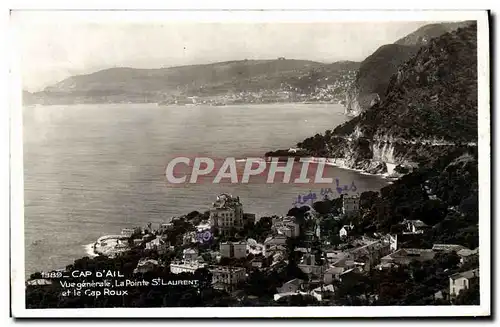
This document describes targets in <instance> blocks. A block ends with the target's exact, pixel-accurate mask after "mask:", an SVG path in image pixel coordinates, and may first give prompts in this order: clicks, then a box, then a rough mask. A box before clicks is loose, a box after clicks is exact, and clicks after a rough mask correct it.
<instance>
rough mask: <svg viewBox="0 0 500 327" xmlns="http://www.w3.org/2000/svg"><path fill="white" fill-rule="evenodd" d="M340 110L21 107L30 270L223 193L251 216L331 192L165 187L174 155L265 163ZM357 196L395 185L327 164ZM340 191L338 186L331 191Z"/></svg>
mask: <svg viewBox="0 0 500 327" xmlns="http://www.w3.org/2000/svg"><path fill="white" fill-rule="evenodd" d="M343 112H344V109H343V107H342V106H340V105H334V104H270V105H234V106H219V107H216V106H213V107H210V106H190V107H187V106H186V107H183V106H157V105H156V104H102V105H101V104H94V105H67V106H36V107H34V106H32V107H25V108H24V109H23V120H24V131H23V133H24V136H23V137H24V182H25V245H26V248H25V250H26V251H25V253H26V258H25V260H26V273H27V274H28V275H29V274H30V273H33V272H35V271H40V270H48V269H55V268H61V267H64V266H66V265H67V264H70V263H72V262H73V261H74V260H75V259H77V258H80V257H82V256H84V255H86V254H85V248H84V246H85V245H86V244H89V243H92V242H94V241H95V240H96V239H97V238H98V237H100V236H102V235H106V234H116V233H119V232H120V230H121V229H122V228H124V227H132V226H144V225H145V224H147V223H148V222H152V223H153V224H155V223H160V222H166V221H168V220H169V219H171V217H172V216H176V215H181V214H187V213H189V212H191V211H193V210H198V211H205V210H208V209H209V207H210V205H211V203H212V202H213V201H214V200H215V198H216V196H217V195H218V194H220V193H223V192H224V193H230V194H233V195H236V196H239V197H240V199H241V201H242V203H243V208H244V210H245V212H252V213H255V214H257V217H260V216H264V215H273V214H277V215H284V214H286V213H287V211H288V210H289V209H290V208H291V207H292V202H293V201H294V199H296V197H297V195H299V194H307V193H309V191H310V190H312V192H316V193H317V194H318V196H319V193H320V188H321V187H324V185H321V186H320V185H307V186H303V185H294V184H282V183H273V184H266V183H264V181H257V183H250V184H246V185H243V184H230V183H222V184H211V183H201V184H185V185H182V186H176V187H172V186H171V185H169V184H167V183H166V178H165V167H166V165H167V163H168V162H169V160H171V159H172V158H173V157H175V156H188V157H193V156H196V155H198V156H208V157H214V158H226V157H236V158H246V157H262V156H263V155H264V153H265V152H267V151H270V150H275V149H282V148H288V147H290V146H294V145H295V144H296V143H297V142H299V141H302V140H303V139H304V138H306V137H309V136H312V135H314V134H316V133H321V132H324V131H325V130H327V129H333V128H334V127H335V126H337V125H339V124H341V123H342V122H344V121H346V120H347V119H348V118H347V117H346V116H345V115H344V114H343ZM325 176H332V177H335V178H338V179H339V181H340V182H341V184H349V185H351V183H352V182H354V183H355V185H356V188H357V192H359V193H360V192H363V191H366V190H379V189H380V188H381V187H383V186H385V185H387V181H386V180H384V179H382V178H380V177H377V176H369V175H362V174H359V173H357V172H354V171H350V170H345V169H341V168H337V167H332V166H327V167H326V168H325ZM332 188H333V189H334V185H332Z"/></svg>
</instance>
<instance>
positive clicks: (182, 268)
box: [170, 261, 205, 274]
mask: <svg viewBox="0 0 500 327" xmlns="http://www.w3.org/2000/svg"><path fill="white" fill-rule="evenodd" d="M200 268H205V264H202V263H199V262H197V261H190V262H172V263H171V264H170V271H171V272H172V274H180V273H182V272H188V273H194V272H195V271H196V269H200Z"/></svg>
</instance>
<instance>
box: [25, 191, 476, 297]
mask: <svg viewBox="0 0 500 327" xmlns="http://www.w3.org/2000/svg"><path fill="white" fill-rule="evenodd" d="M367 193H370V192H367ZM367 193H362V194H361V196H360V195H359V194H353V195H348V194H341V195H340V197H339V198H336V199H333V200H331V201H329V200H324V201H319V202H316V203H314V204H313V205H311V206H310V205H304V206H302V207H295V208H292V209H291V210H290V211H289V213H288V215H285V216H272V217H260V219H258V220H257V219H256V218H257V217H256V215H255V214H252V213H246V212H244V210H243V204H242V202H241V200H240V198H239V197H237V196H232V195H230V194H220V195H219V196H218V197H217V198H216V200H215V202H214V203H213V204H212V206H211V207H210V208H209V210H207V211H206V212H204V213H200V212H197V211H194V212H191V213H189V214H187V215H185V216H181V217H173V218H172V219H171V220H170V221H169V222H166V223H161V224H158V225H157V226H155V228H153V226H152V224H151V223H150V224H148V225H147V226H145V227H143V228H142V227H137V228H124V229H122V231H121V234H120V235H108V236H103V237H101V238H100V239H99V240H98V241H97V242H96V243H95V244H94V251H95V253H96V255H100V256H106V257H110V258H119V257H121V256H125V255H126V254H127V253H128V252H130V251H134V250H138V249H139V251H141V252H140V253H141V254H140V259H139V260H138V262H137V265H136V266H135V268H134V270H133V275H134V276H135V277H140V276H144V274H148V273H151V272H153V271H157V270H158V269H160V268H162V269H168V270H169V272H170V273H171V274H174V275H175V274H184V275H185V274H186V273H187V274H195V275H196V274H197V271H200V270H208V271H209V272H210V275H211V280H210V282H211V283H210V284H211V285H210V287H211V288H213V290H216V291H218V292H220V294H226V295H227V296H228V297H230V298H231V299H233V301H236V302H237V303H240V304H241V303H247V304H248V303H251V304H252V305H371V304H383V303H384V298H385V297H386V296H387V294H385V293H389V294H390V296H392V297H393V298H395V299H396V298H397V297H395V296H393V294H392V293H391V292H395V291H397V290H396V289H395V288H397V287H394V285H392V283H397V279H398V278H405V277H406V278H409V279H410V282H411V283H417V282H418V281H419V280H420V281H421V282H422V283H423V286H425V285H426V284H427V283H429V282H433V283H435V285H433V287H434V288H435V289H437V290H436V292H433V294H432V296H427V297H426V298H424V299H421V300H423V301H427V302H426V303H436V304H452V303H456V301H457V299H458V300H459V295H460V294H462V293H463V292H464V291H466V290H468V289H471V288H474V287H477V285H478V280H479V269H478V256H479V249H478V248H475V249H469V248H466V247H465V246H463V245H460V244H432V246H431V247H430V248H416V247H411V246H409V245H410V244H412V242H413V243H414V241H415V240H417V241H418V240H420V239H422V238H424V237H425V235H426V233H429V231H430V230H431V229H432V226H429V225H427V224H425V223H424V222H423V221H421V220H404V221H403V222H402V223H400V224H399V226H398V228H393V233H377V232H374V233H371V234H368V233H360V232H359V229H358V228H357V226H356V222H357V221H358V219H359V216H360V213H361V212H362V210H363V207H364V206H366V204H364V202H365V203H366V198H367V195H369V194H367ZM363 198H365V199H363ZM417 243H418V242H417ZM432 270H434V271H435V273H436V274H438V275H439V276H440V278H441V279H439V278H438V277H436V276H432V279H431V280H425V278H424V277H425V276H424V275H422V274H423V273H424V272H425V271H427V272H429V271H432ZM34 275H36V274H34ZM443 276H445V279H446V281H447V283H446V285H444V286H443V280H444V279H443ZM32 277H33V278H32V279H31V280H30V281H28V285H47V284H50V283H51V282H50V280H48V279H42V278H40V276H38V278H37V276H32ZM438 280H441V282H438ZM377 281H378V282H379V284H378V285H375V283H377ZM400 282H401V283H408V282H409V281H407V280H401V281H400ZM436 287H437V288H436ZM391 288H393V289H392V290H391ZM431 289H432V288H431ZM461 292H462V293H461ZM231 305H237V304H234V303H233V304H231Z"/></svg>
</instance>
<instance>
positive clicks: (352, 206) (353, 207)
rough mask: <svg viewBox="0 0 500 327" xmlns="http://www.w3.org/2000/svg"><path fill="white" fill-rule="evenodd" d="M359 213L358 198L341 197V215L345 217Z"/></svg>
mask: <svg viewBox="0 0 500 327" xmlns="http://www.w3.org/2000/svg"><path fill="white" fill-rule="evenodd" d="M358 212H359V196H358V195H353V196H347V195H344V196H343V197H342V213H343V214H344V215H346V216H353V215H356V214H358Z"/></svg>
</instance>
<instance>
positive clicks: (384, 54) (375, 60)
mask: <svg viewBox="0 0 500 327" xmlns="http://www.w3.org/2000/svg"><path fill="white" fill-rule="evenodd" d="M470 23H471V22H457V23H442V24H430V25H425V26H423V27H421V28H419V29H418V30H416V31H415V32H413V33H411V34H409V35H407V36H405V37H403V38H401V39H399V40H397V41H396V42H395V43H394V44H387V45H383V46H381V47H380V48H378V49H377V50H376V51H375V52H374V53H373V54H372V55H371V56H369V57H367V58H366V59H365V60H364V61H363V62H362V63H361V65H360V68H359V70H358V72H357V75H356V78H355V80H354V82H353V83H352V84H351V85H350V87H349V88H348V90H347V92H346V94H345V107H346V110H345V113H346V114H347V115H350V116H357V115H359V114H360V113H361V112H363V111H364V110H366V109H368V108H370V107H371V106H373V105H375V104H376V103H378V102H380V101H381V100H383V99H384V98H385V93H386V90H387V87H388V85H389V79H390V78H391V76H392V75H393V74H394V73H396V71H397V68H398V66H399V65H400V64H402V63H403V62H405V61H406V60H408V59H409V58H410V57H411V56H413V55H414V54H415V53H416V52H417V51H418V49H419V48H420V47H422V46H424V45H427V44H428V43H429V42H430V41H431V40H432V39H433V38H435V37H439V36H440V35H443V34H445V33H447V32H450V31H453V30H456V29H457V28H459V27H464V26H467V25H468V24H470Z"/></svg>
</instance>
